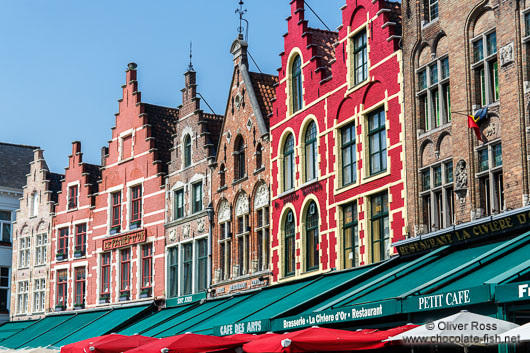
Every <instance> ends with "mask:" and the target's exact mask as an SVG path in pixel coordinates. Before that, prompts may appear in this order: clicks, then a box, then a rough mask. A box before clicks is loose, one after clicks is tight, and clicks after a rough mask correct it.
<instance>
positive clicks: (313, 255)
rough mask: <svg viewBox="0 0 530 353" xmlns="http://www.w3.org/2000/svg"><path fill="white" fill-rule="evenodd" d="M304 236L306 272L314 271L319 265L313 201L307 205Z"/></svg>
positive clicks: (316, 222)
mask: <svg viewBox="0 0 530 353" xmlns="http://www.w3.org/2000/svg"><path fill="white" fill-rule="evenodd" d="M305 217H306V218H305V235H306V254H305V257H306V270H307V271H310V270H314V269H317V268H318V265H319V255H318V211H317V205H316V203H315V202H314V201H312V202H311V203H310V204H309V209H308V210H307V214H306V216H305Z"/></svg>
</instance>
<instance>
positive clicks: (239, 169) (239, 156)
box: [234, 136, 246, 180]
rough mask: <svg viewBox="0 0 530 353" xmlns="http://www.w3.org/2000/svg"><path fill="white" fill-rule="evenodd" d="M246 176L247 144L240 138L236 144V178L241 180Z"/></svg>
mask: <svg viewBox="0 0 530 353" xmlns="http://www.w3.org/2000/svg"><path fill="white" fill-rule="evenodd" d="M245 175H246V173H245V142H244V141H243V138H242V137H241V136H238V137H237V139H236V142H235V144H234V178H235V179H236V180H239V179H241V178H243V177H244V176H245Z"/></svg>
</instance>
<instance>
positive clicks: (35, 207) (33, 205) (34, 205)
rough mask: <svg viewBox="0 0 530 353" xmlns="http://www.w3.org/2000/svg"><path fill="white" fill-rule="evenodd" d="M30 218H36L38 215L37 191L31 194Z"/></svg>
mask: <svg viewBox="0 0 530 353" xmlns="http://www.w3.org/2000/svg"><path fill="white" fill-rule="evenodd" d="M30 202H31V205H30V207H31V217H35V216H37V214H38V213H39V193H38V192H37V191H33V193H32V194H31V200H30Z"/></svg>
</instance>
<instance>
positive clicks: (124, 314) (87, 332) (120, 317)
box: [52, 305, 149, 347]
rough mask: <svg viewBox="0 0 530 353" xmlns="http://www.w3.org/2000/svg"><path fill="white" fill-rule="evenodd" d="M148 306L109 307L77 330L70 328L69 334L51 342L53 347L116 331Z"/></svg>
mask: <svg viewBox="0 0 530 353" xmlns="http://www.w3.org/2000/svg"><path fill="white" fill-rule="evenodd" d="M147 308H149V305H140V306H131V307H125V308H118V309H111V310H110V311H107V312H106V314H105V315H102V316H101V317H99V318H98V319H97V320H95V321H92V322H87V323H86V325H85V326H83V327H81V328H80V329H78V330H77V331H75V330H70V335H68V336H64V338H62V339H61V340H57V341H55V342H53V343H52V346H54V347H61V346H64V345H65V344H69V343H73V342H78V341H81V340H84V339H87V338H90V337H96V336H101V335H105V334H108V333H113V332H116V331H117V329H119V328H120V327H121V326H122V325H124V324H126V323H127V321H129V320H131V319H133V318H134V317H135V316H136V315H138V314H140V313H141V312H142V311H144V310H146V309H147Z"/></svg>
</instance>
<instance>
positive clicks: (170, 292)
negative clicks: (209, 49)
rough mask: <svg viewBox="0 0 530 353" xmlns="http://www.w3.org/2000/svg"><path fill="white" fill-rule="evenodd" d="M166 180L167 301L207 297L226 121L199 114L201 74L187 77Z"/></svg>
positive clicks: (217, 116) (178, 112)
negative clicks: (218, 155) (218, 158)
mask: <svg viewBox="0 0 530 353" xmlns="http://www.w3.org/2000/svg"><path fill="white" fill-rule="evenodd" d="M184 77H185V87H184V88H183V89H182V105H181V106H180V107H179V108H178V110H177V114H178V119H177V123H176V130H175V135H174V136H173V138H172V139H173V146H174V147H173V148H172V149H171V163H170V165H169V175H168V178H167V184H166V188H167V197H166V200H167V215H166V225H165V227H166V266H167V271H168V274H167V286H166V296H167V297H168V298H170V297H176V296H180V295H187V294H192V293H197V292H201V291H204V290H206V289H207V288H208V286H209V284H210V279H211V236H210V235H211V221H210V218H211V217H213V214H212V213H213V211H212V207H211V203H212V196H211V190H212V178H213V176H212V173H211V170H210V169H209V167H208V166H209V164H210V163H211V161H213V159H214V158H215V152H216V147H217V140H218V139H219V130H220V129H221V124H222V121H223V117H222V116H220V115H214V114H209V113H205V112H204V111H203V110H202V109H201V108H200V98H199V97H198V94H197V84H196V72H195V71H194V70H193V69H192V68H190V69H189V70H188V71H187V72H186V73H185V74H184Z"/></svg>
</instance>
